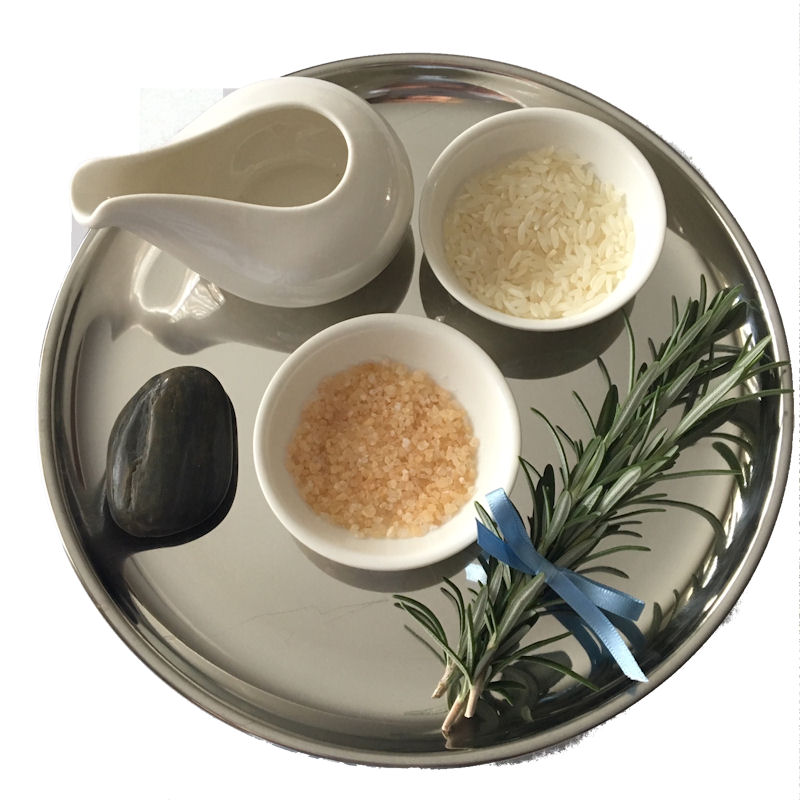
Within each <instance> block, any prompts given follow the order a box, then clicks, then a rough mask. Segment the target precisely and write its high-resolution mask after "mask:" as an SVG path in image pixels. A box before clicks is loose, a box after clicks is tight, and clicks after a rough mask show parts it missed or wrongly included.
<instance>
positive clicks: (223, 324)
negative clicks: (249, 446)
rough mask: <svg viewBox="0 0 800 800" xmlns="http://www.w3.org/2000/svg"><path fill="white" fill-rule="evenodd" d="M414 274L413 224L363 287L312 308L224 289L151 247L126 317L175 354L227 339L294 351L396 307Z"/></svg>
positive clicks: (136, 274)
mask: <svg viewBox="0 0 800 800" xmlns="http://www.w3.org/2000/svg"><path fill="white" fill-rule="evenodd" d="M413 272H414V238H413V235H412V232H411V229H410V228H409V229H408V230H407V232H406V235H405V237H404V239H403V242H402V244H401V245H400V249H399V251H398V252H397V255H396V256H395V257H394V258H393V259H392V261H391V262H390V263H389V264H388V265H387V267H386V269H384V270H383V272H381V273H380V274H379V275H378V276H377V277H375V278H373V279H372V280H371V281H370V282H369V283H368V284H367V285H366V286H363V287H362V288H361V289H359V290H358V291H356V292H354V293H353V294H351V295H348V296H347V297H343V298H342V299H340V300H335V301H334V302H332V303H326V304H324V305H319V306H313V307H310V308H278V307H275V306H267V305H261V304H258V303H251V302H249V301H247V300H243V299H242V298H240V297H237V296H235V295H232V294H228V293H227V292H223V291H222V290H220V289H219V288H218V287H216V286H215V285H213V284H211V283H209V282H208V281H206V280H205V279H203V278H200V277H199V276H197V275H196V273H194V272H192V271H191V270H190V269H188V268H187V267H185V266H184V265H183V264H182V263H181V262H179V261H177V260H175V259H173V258H171V257H170V256H168V255H166V254H165V253H162V252H161V251H160V250H157V249H155V248H152V247H150V246H147V249H146V252H145V253H144V254H143V255H142V256H141V257H140V258H139V259H138V261H137V263H136V264H135V266H134V268H133V276H132V278H133V279H132V281H131V284H132V287H133V292H132V296H131V297H130V307H131V309H132V313H133V314H135V317H134V318H131V319H129V320H128V321H127V322H128V325H133V324H137V325H140V326H141V327H142V328H144V329H145V330H147V331H149V332H150V333H151V334H152V335H153V336H154V337H155V338H156V339H157V340H158V341H159V342H160V343H161V344H163V345H164V346H165V347H167V348H169V349H170V350H172V351H173V352H176V353H182V354H188V353H194V352H197V351H199V350H202V349H204V348H206V347H210V346H211V345H215V344H219V343H223V342H240V343H242V344H252V345H256V346H259V347H266V348H270V349H273V350H279V351H282V352H286V353H289V352H291V351H293V350H294V349H295V348H297V347H298V346H299V345H301V344H302V343H303V342H304V341H305V340H306V339H308V338H310V337H311V336H313V335H314V334H315V333H318V332H319V331H321V330H323V329H324V328H327V327H329V326H330V325H333V324H335V323H337V322H341V321H342V320H345V319H349V318H350V317H355V316H359V315H362V314H378V313H383V312H393V311H396V310H397V309H398V308H399V306H400V304H401V303H402V302H403V299H404V297H405V296H406V293H407V292H408V289H409V286H410V285H411V278H412V275H413ZM128 313H129V314H130V313H131V312H130V311H129V312H128ZM113 327H114V328H115V329H119V326H118V325H114V326H113Z"/></svg>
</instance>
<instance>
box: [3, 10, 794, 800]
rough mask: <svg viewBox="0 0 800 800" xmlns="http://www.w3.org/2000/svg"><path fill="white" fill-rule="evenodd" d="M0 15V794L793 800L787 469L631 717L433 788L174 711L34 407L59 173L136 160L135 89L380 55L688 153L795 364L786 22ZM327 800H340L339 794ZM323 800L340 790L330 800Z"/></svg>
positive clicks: (683, 16) (451, 775)
mask: <svg viewBox="0 0 800 800" xmlns="http://www.w3.org/2000/svg"><path fill="white" fill-rule="evenodd" d="M21 5H22V4H17V6H16V7H15V8H14V9H13V10H10V11H9V10H6V11H5V12H4V24H3V27H4V36H3V39H4V45H3V52H2V55H0V58H1V59H2V66H3V77H4V92H5V96H6V108H5V111H6V113H5V114H4V119H5V122H3V128H2V144H3V153H2V163H3V173H4V175H3V181H2V184H0V186H1V187H2V189H4V190H5V192H4V193H5V195H6V201H5V202H4V203H3V209H4V214H3V219H4V222H5V225H4V230H3V241H4V244H5V247H4V253H3V261H4V263H3V272H2V274H3V276H4V285H5V287H6V288H5V290H4V291H5V294H4V297H5V301H4V302H3V303H2V314H0V320H1V324H2V326H3V329H2V342H3V356H4V362H5V364H6V375H7V379H6V381H5V387H4V390H3V392H2V395H3V410H4V414H3V419H4V420H5V423H6V425H5V435H4V445H5V446H4V448H3V449H4V458H3V459H2V464H3V466H2V470H3V474H2V486H3V503H4V507H5V511H6V523H5V525H4V526H3V527H4V530H3V531H2V534H3V537H4V542H5V547H4V553H3V560H2V564H3V579H2V582H0V592H1V593H2V607H1V608H2V619H3V635H2V642H3V644H2V648H3V651H2V660H0V669H1V670H2V686H3V703H2V712H1V714H2V716H1V717H0V718H1V719H2V728H3V729H4V730H5V732H6V733H7V734H9V735H10V741H7V742H6V743H5V744H4V745H3V749H2V761H1V762H0V763H2V768H0V793H2V794H3V795H4V796H5V797H10V798H39V797H63V798H90V799H93V798H106V797H114V798H128V797H131V798H135V797H147V798H151V799H156V800H160V799H161V798H175V799H177V798H210V797H225V798H239V797H262V796H263V797H269V796H273V795H277V796H285V795H286V794H289V793H291V794H292V795H294V794H296V793H297V792H298V791H300V792H301V796H303V795H304V794H305V793H306V791H303V790H307V791H308V792H309V793H310V792H311V791H313V790H317V791H319V792H326V793H327V792H329V791H331V790H332V789H333V790H335V788H334V787H336V786H340V787H341V788H342V789H343V790H346V791H347V792H348V794H350V795H351V796H353V797H357V798H358V797H367V796H370V797H373V796H374V797H378V796H380V797H382V798H394V797H405V796H407V795H409V794H412V796H419V793H420V792H422V791H425V792H426V795H427V793H428V791H430V794H433V793H434V792H436V793H440V794H444V793H445V792H446V793H447V794H448V796H450V797H458V796H459V795H466V794H467V793H469V794H470V795H471V796H476V795H479V794H483V793H486V792H491V793H492V794H493V796H501V795H502V794H505V793H511V792H514V793H520V792H524V793H525V794H526V795H527V794H530V795H533V794H534V793H535V794H536V795H537V796H538V797H546V796H550V795H552V796H560V797H568V798H571V797H578V796H583V797H597V798H607V797H614V798H619V800H623V799H625V798H634V797H637V798H638V797H647V798H668V797H688V798H698V797H705V796H710V797H715V798H726V797H730V798H740V797H750V796H753V795H759V794H760V795H761V796H769V797H771V798H778V799H779V800H781V799H782V798H795V797H797V796H798V785H799V781H798V755H797V753H798V622H797V620H798V613H797V612H798V548H797V538H798V514H797V508H798V499H797V485H798V479H797V469H796V463H797V459H796V458H795V457H793V459H792V463H793V470H792V474H791V475H790V478H789V489H788V492H787V495H786V498H785V501H784V505H783V509H782V513H781V517H780V519H779V522H778V525H777V528H776V530H775V532H774V535H773V538H772V541H771V542H770V545H769V547H768V548H767V551H766V554H765V556H764V558H763V560H762V562H761V565H760V566H759V568H758V570H757V571H756V574H755V576H754V578H753V580H752V581H751V582H750V584H749V585H748V587H747V589H746V590H745V592H744V594H743V595H742V597H741V600H740V602H739V603H738V605H737V607H736V609H735V610H734V612H733V614H732V615H731V618H730V619H729V620H728V621H727V622H726V624H724V625H723V626H721V627H720V629H719V630H718V631H717V632H716V633H715V634H714V635H713V636H712V637H711V639H710V640H709V642H708V643H707V644H706V645H705V646H703V647H702V648H701V650H700V651H699V653H698V654H697V655H696V656H694V657H693V658H692V659H691V660H690V662H689V663H688V664H687V665H686V666H685V667H683V668H682V669H681V670H679V672H678V673H677V674H676V675H675V676H674V677H673V678H671V679H670V680H668V681H667V682H666V683H665V684H664V685H662V686H660V687H659V688H658V689H657V690H656V691H655V692H653V693H652V694H650V695H648V696H647V697H646V698H645V699H644V700H642V701H641V702H640V703H638V704H637V705H636V706H634V707H633V708H631V709H630V710H628V711H626V712H625V713H623V714H621V715H620V716H618V717H616V718H615V719H613V720H611V721H609V722H607V723H606V724H604V725H602V726H600V727H599V728H598V729H596V730H594V731H593V732H592V733H591V734H589V735H588V736H586V737H584V738H582V739H580V740H579V741H578V742H576V743H574V744H572V745H571V746H568V747H566V748H564V749H563V750H561V751H559V752H555V753H551V754H548V755H546V756H543V757H538V758H535V759H533V760H530V761H528V762H526V763H522V764H514V765H506V766H495V765H491V766H483V767H473V768H465V769H459V770H448V771H423V770H415V769H406V770H392V771H389V770H383V769H375V768H368V767H352V766H345V765H342V764H338V763H333V762H327V761H322V760H319V759H312V758H310V757H307V756H304V755H299V754H295V753H290V752H286V751H284V750H281V749H278V748H276V747H274V746H271V745H269V744H266V743H264V742H261V741H258V740H256V739H253V738H251V737H248V736H246V735H245V734H242V733H240V732H238V731H236V730H234V729H233V728H230V727H228V726H227V725H225V724H224V723H222V722H219V721H217V720H216V719H213V718H212V717H211V716H210V715H208V714H206V713H205V712H203V711H201V710H199V709H198V708H196V707H194V706H193V705H192V704H191V703H189V702H188V701H187V700H185V699H183V698H182V697H180V696H179V695H178V694H177V693H175V692H174V691H172V690H171V689H170V688H168V687H167V686H166V685H165V684H164V683H163V682H162V681H161V680H160V679H159V678H157V677H155V676H154V675H153V674H152V673H150V672H149V670H148V669H147V668H146V667H144V666H143V665H142V664H141V663H140V662H139V660H138V659H137V658H136V657H135V656H134V655H133V654H132V653H130V652H129V651H128V650H127V648H126V647H125V646H124V645H123V644H122V642H121V641H120V640H119V639H118V638H117V636H116V634H115V633H114V632H113V631H112V630H111V629H110V628H109V627H108V626H107V625H106V623H105V622H104V621H103V619H102V618H101V616H100V614H99V613H98V612H97V611H96V610H95V608H94V607H93V604H92V602H91V600H90V599H89V597H88V596H87V595H86V594H85V592H84V590H83V589H82V587H81V585H80V583H79V581H78V579H77V578H76V576H75V575H74V573H73V571H72V568H71V566H70V564H69V562H68V560H67V558H66V556H65V554H64V551H63V548H62V545H61V539H60V535H59V532H58V530H57V527H56V524H55V521H54V518H53V515H52V512H51V509H50V505H49V501H48V499H47V495H46V492H45V488H44V482H43V478H42V474H41V467H40V460H39V451H38V441H37V439H38V425H37V415H36V402H37V399H36V397H37V380H38V362H39V355H40V348H41V343H42V339H43V336H44V332H45V327H46V324H47V319H48V314H49V311H50V308H51V306H52V303H53V301H54V299H55V296H56V294H57V292H58V289H59V287H60V285H61V282H62V280H63V278H64V276H65V273H66V270H67V268H68V265H69V258H70V252H71V250H70V247H71V246H70V230H71V226H70V212H69V197H68V190H69V181H70V177H71V174H72V172H73V171H74V170H75V169H76V168H77V167H78V166H79V165H80V163H81V162H83V161H84V160H86V159H88V158H91V157H95V156H99V155H111V154H117V153H121V152H125V151H128V150H135V149H137V148H138V146H139V138H138V137H139V119H140V107H139V100H140V89H142V88H152V87H156V88H158V87H166V88H185V87H188V88H195V87H236V86H240V85H242V84H246V83H250V82H252V81H255V80H260V79H262V78H267V77H274V76H277V75H280V74H283V73H286V72H290V71H292V70H296V69H299V68H302V67H305V66H310V65H314V64H317V63H321V62H325V61H329V60H334V59H338V58H348V57H353V56H360V55H370V54H375V53H386V52H439V53H457V54H462V55H471V56H478V57H483V58H490V59H496V60H500V61H506V62H510V63H515V64H518V65H520V66H523V67H527V68H530V69H534V70H537V71H540V72H544V73H547V74H550V75H553V76H555V77H558V78H561V79H563V80H566V81H568V82H570V83H573V84H575V85H577V86H580V87H581V88H583V89H586V90H588V91H590V92H592V93H594V94H596V95H599V96H601V97H603V98H604V99H606V100H608V101H610V102H611V103H613V104H614V105H616V106H618V107H620V108H622V109H623V110H624V111H626V112H628V113H629V114H631V115H632V116H634V117H636V118H638V119H639V120H640V121H642V122H643V123H644V124H646V125H648V126H649V127H651V128H652V129H653V130H654V131H655V132H656V133H658V134H659V135H661V136H662V137H663V138H664V139H666V140H667V141H668V142H670V143H672V144H674V145H675V146H676V147H677V148H678V149H679V150H681V151H682V152H684V153H685V154H686V155H687V156H688V157H689V159H690V160H691V161H692V162H693V163H694V165H695V166H696V167H697V168H698V169H699V170H700V171H701V172H702V173H703V174H704V175H705V177H706V178H707V179H708V181H709V182H710V183H711V185H712V186H713V187H714V188H715V189H716V191H717V192H718V194H719V195H720V196H721V197H722V198H723V200H724V201H725V203H726V204H727V206H728V207H729V208H730V209H731V211H732V212H733V214H734V216H735V217H736V218H737V219H738V221H739V223H740V225H741V226H742V228H743V229H744V231H745V233H746V234H747V236H748V237H749V239H750V241H751V242H752V244H753V246H754V248H755V250H756V252H757V253H758V254H759V257H760V259H761V261H762V263H763V265H764V267H765V269H766V272H767V274H768V276H769V279H770V281H771V283H772V285H773V287H774V289H775V291H776V294H777V296H778V300H779V303H780V307H781V311H782V314H783V318H784V321H785V324H786V328H787V332H788V336H789V339H790V342H791V345H792V358H793V360H794V366H795V368H796V367H797V334H798V309H797V304H798V175H799V173H798V124H797V123H798V93H797V88H798V80H797V78H798V52H797V41H798V20H797V9H796V4H795V3H792V2H787V1H785V0H762V2H760V3H751V2H719V3H715V2H703V0H694V2H684V0H671V1H670V2H664V3H660V4H654V3H647V2H641V3H636V2H619V1H618V0H617V1H615V0H607V2H588V1H587V2H583V1H578V0H573V1H572V2H569V0H563V1H562V2H557V3H548V4H544V3H539V2H535V0H526V1H525V2H518V0H506V1H505V2H503V3H496V2H483V3H480V4H477V3H475V4H470V3H466V2H457V0H447V2H436V1H435V0H426V2H417V0H414V1H413V2H398V3H394V4H389V3H378V2H372V3H369V4H367V3H364V4H363V5H361V4H359V3H354V2H339V3H337V2H336V0H328V2H327V3H325V4H322V3H320V4H319V6H316V5H315V4H313V3H309V2H294V3H286V4H278V6H279V10H277V11H273V10H270V9H271V7H272V4H271V3H269V2H260V3H239V2H236V1H235V0H229V2H226V3H224V4H213V5H210V4H200V3H196V4H193V5H192V6H190V7H186V8H183V7H181V8H180V9H177V8H173V6H172V5H171V4H169V3H167V2H160V3H152V2H147V1H145V0H142V1H141V2H138V3H135V4H129V5H128V6H127V7H126V8H121V9H120V10H119V11H118V10H117V9H116V8H115V7H114V5H113V4H111V3H108V2H104V3H90V2H82V1H81V0H78V2H73V3H70V4H63V5H61V6H55V5H54V4H53V5H50V6H49V9H48V10H47V11H44V10H43V9H41V8H40V7H39V6H38V5H34V4H30V5H27V10H24V11H23V10H20V8H21ZM335 791H336V790H335ZM337 793H338V791H337Z"/></svg>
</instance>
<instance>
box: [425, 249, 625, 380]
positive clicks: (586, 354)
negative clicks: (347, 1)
mask: <svg viewBox="0 0 800 800" xmlns="http://www.w3.org/2000/svg"><path fill="white" fill-rule="evenodd" d="M419 291H420V295H421V296H422V305H423V307H424V308H425V313H426V314H427V315H428V316H429V317H431V318H433V319H439V320H441V321H442V322H446V323H447V324H448V325H450V326H452V327H453V328H456V329H458V330H460V331H462V332H464V333H466V334H468V335H469V336H470V337H471V338H472V339H473V340H474V341H475V342H476V343H477V344H479V345H480V346H481V347H482V348H483V349H484V350H485V351H486V352H487V353H488V354H489V355H490V356H491V357H492V359H494V361H495V363H496V364H497V366H498V367H500V370H501V371H502V373H503V374H504V375H505V376H506V377H507V378H551V377H553V376H555V375H563V374H565V373H567V372H572V371H573V370H576V369H578V368H579V367H582V366H584V365H585V364H588V363H590V362H592V361H594V359H596V358H597V356H599V355H600V354H601V353H603V352H604V351H605V350H606V349H607V348H608V347H609V345H610V344H611V343H612V342H613V341H614V340H615V339H616V338H617V337H618V336H619V335H620V333H621V332H622V330H623V328H624V325H625V323H624V317H623V314H622V313H621V312H617V313H616V314H612V315H611V316H610V317H606V318H605V319H602V320H599V321H598V322H595V323H594V324H592V325H587V326H585V327H583V328H576V329H574V330H565V331H553V332H552V333H541V332H539V331H524V330H518V329H516V328H507V327H505V326H504V325H498V324H497V323H496V322H492V321H490V320H488V319H484V318H483V317H481V316H479V315H478V314H476V313H475V312H473V311H470V310H469V309H468V308H466V307H465V306H462V305H461V303H459V302H458V301H457V300H455V299H454V298H453V297H451V296H450V294H448V292H447V291H446V290H445V288H444V287H443V286H442V285H441V283H439V281H438V279H437V278H436V276H435V275H434V274H433V270H431V268H430V266H429V265H428V262H427V260H426V259H425V256H424V255H423V257H422V264H421V265H420V274H419ZM632 308H633V301H631V303H629V304H628V305H627V306H626V307H625V309H624V311H625V313H627V314H630V312H631V309H632Z"/></svg>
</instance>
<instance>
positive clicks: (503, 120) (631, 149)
mask: <svg viewBox="0 0 800 800" xmlns="http://www.w3.org/2000/svg"><path fill="white" fill-rule="evenodd" d="M546 118H560V119H562V120H570V121H571V123H578V124H580V125H582V126H585V127H591V128H594V129H595V130H596V131H598V132H602V135H603V136H604V137H605V138H607V139H608V140H610V141H612V142H615V143H616V144H617V145H618V146H619V147H620V148H621V149H622V150H624V151H626V153H627V154H628V157H630V159H631V160H632V161H634V162H635V163H636V165H637V166H638V169H639V171H640V172H641V173H642V174H643V176H644V177H646V179H647V180H646V182H647V184H648V186H649V187H650V188H651V192H650V193H651V195H652V197H653V214H654V217H653V224H654V228H656V229H657V230H658V231H659V232H660V233H659V234H657V235H656V236H654V237H653V239H652V242H651V245H650V247H649V248H648V250H647V251H646V253H647V255H646V261H647V265H648V266H647V268H646V269H642V270H638V271H636V272H635V273H630V275H629V276H628V280H626V281H625V282H624V283H621V284H619V285H618V286H617V287H616V288H615V290H614V291H613V292H612V293H611V294H610V295H609V296H608V297H606V298H604V299H603V300H601V301H600V302H599V303H598V304H597V305H594V306H592V307H591V308H588V309H586V310H585V311H581V312H579V313H577V314H571V315H569V316H566V317H559V318H557V319H533V318H528V317H516V316H514V315H512V314H506V313H505V312H503V311H499V310H498V309H494V308H491V307H490V306H487V305H486V304H484V303H483V302H481V301H480V300H479V299H478V298H477V297H475V296H474V295H472V294H471V293H470V292H469V291H468V290H467V288H466V287H465V286H464V285H463V284H462V283H461V281H460V280H459V279H458V278H457V276H456V275H455V273H454V272H453V270H452V269H451V268H450V266H449V264H445V265H443V264H441V263H440V262H439V261H438V260H437V259H435V258H434V259H431V258H430V257H429V252H430V249H431V248H430V247H429V246H428V247H426V243H427V244H428V245H429V244H430V242H431V241H434V240H438V239H440V238H441V237H440V235H439V232H438V230H437V226H436V225H435V221H434V220H433V219H432V217H431V214H430V213H429V207H430V205H431V202H432V198H433V196H434V195H435V193H436V191H437V189H438V184H439V181H440V178H441V176H442V174H443V173H444V172H445V171H446V170H447V168H448V167H449V164H450V160H451V158H452V157H453V156H454V155H455V154H457V153H458V152H459V150H460V149H461V148H462V147H463V146H464V145H465V144H466V143H468V142H470V141H472V140H474V139H475V138H477V137H479V136H482V135H484V134H485V133H486V132H488V131H491V130H493V129H499V128H504V127H511V126H518V125H525V124H529V123H531V122H534V121H536V120H537V119H546ZM511 152H512V151H508V153H506V155H510V154H511ZM513 152H516V150H514V151H513ZM502 157H503V153H498V161H499V160H500V159H501V158H502ZM461 184H462V185H463V181H462V182H461ZM418 213H419V219H418V222H419V236H420V241H421V243H422V250H423V259H424V261H425V262H426V263H427V264H428V266H429V267H430V268H431V271H432V272H433V274H434V275H435V276H436V279H437V280H438V281H439V282H440V283H441V284H442V286H443V287H444V289H445V290H446V291H447V292H448V293H449V294H450V295H451V296H452V297H453V298H454V299H455V300H457V301H458V302H459V303H460V304H461V305H463V306H465V307H466V308H468V309H469V310H471V311H473V312H475V313H476V314H478V315H479V316H482V317H484V318H485V319H488V320H490V321H491V322H495V323H497V324H500V325H503V326H505V327H509V328H516V329H519V330H528V331H541V332H546V331H563V330H570V329H574V328H580V327H583V326H586V325H590V324H591V323H593V322H598V321H599V320H601V319H604V318H605V317H607V316H610V315H611V314H613V313H614V312H616V311H618V310H619V309H620V308H622V307H624V306H625V305H626V304H627V303H629V302H630V301H631V300H632V299H633V298H634V297H635V295H636V293H637V292H638V291H639V290H640V289H641V288H642V286H644V284H645V283H646V282H647V279H648V278H649V277H650V275H651V274H652V272H653V270H654V269H655V266H656V263H657V262H658V258H659V256H660V253H661V250H662V249H663V245H664V239H665V237H666V228H667V212H666V201H665V200H664V192H663V189H662V187H661V183H660V181H659V180H658V176H657V175H656V173H655V170H654V169H653V167H652V165H651V164H650V162H649V161H648V160H647V158H645V156H644V154H643V153H642V152H641V150H639V148H638V147H637V146H636V145H635V144H634V143H633V142H632V141H631V140H630V139H629V138H628V137H627V136H625V134H623V133H622V132H621V131H618V130H617V129H616V128H615V127H613V126H612V125H609V124H608V123H607V122H604V121H603V120H600V119H598V118H597V117H594V116H592V115H590V114H584V113H582V112H580V111H574V110H572V109H566V108H556V107H551V106H529V107H525V108H515V109H510V110H508V111H501V112H499V113H497V114H494V115H493V116H491V117H487V118H486V119H482V120H480V121H479V122H476V123H474V124H473V125H471V126H470V127H469V128H467V129H466V130H464V131H462V132H461V133H460V134H458V136H456V137H455V138H454V139H453V140H452V141H450V142H449V143H448V145H447V146H446V147H445V148H444V149H443V150H442V152H441V153H440V154H439V155H438V157H437V158H436V160H435V161H434V163H433V165H432V166H431V168H430V170H429V171H428V174H427V176H426V177H425V180H424V182H423V185H422V190H421V193H420V200H419V212H418Z"/></svg>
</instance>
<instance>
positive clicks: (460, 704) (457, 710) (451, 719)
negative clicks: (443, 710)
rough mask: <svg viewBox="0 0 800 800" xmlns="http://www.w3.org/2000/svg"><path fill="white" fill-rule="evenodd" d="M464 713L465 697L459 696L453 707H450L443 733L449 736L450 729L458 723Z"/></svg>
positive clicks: (443, 724)
mask: <svg viewBox="0 0 800 800" xmlns="http://www.w3.org/2000/svg"><path fill="white" fill-rule="evenodd" d="M463 713H464V695H461V694H460V695H459V696H458V697H457V698H456V699H455V700H454V701H453V705H451V706H450V710H449V711H448V712H447V716H446V717H445V718H444V722H443V723H442V733H443V734H445V735H447V734H448V733H450V728H452V727H453V725H455V724H456V722H458V720H459V719H461V717H462V716H463Z"/></svg>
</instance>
